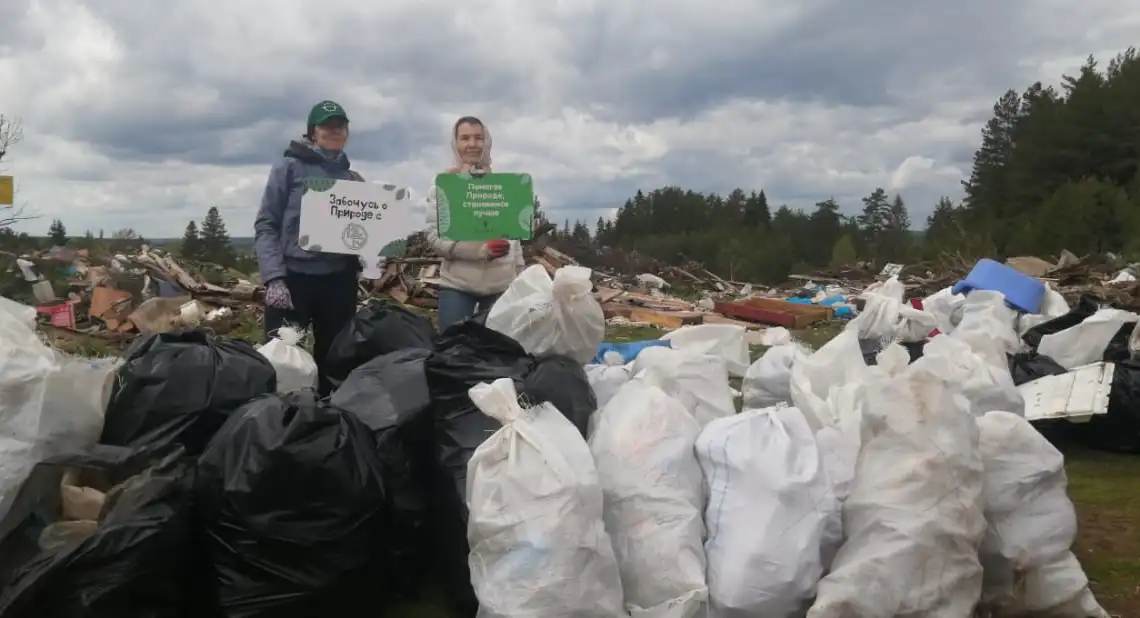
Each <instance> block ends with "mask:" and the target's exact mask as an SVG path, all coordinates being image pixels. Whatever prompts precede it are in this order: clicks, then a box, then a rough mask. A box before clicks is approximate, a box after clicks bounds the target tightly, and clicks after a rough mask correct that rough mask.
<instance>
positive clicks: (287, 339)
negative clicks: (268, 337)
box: [277, 326, 305, 346]
mask: <svg viewBox="0 0 1140 618" xmlns="http://www.w3.org/2000/svg"><path fill="white" fill-rule="evenodd" d="M304 336H305V335H304V333H303V332H301V330H300V329H297V328H294V327H292V326H282V327H281V328H279V329H277V338H278V339H280V340H281V343H284V344H285V345H293V346H295V345H297V344H299V343H301V339H303V338H304Z"/></svg>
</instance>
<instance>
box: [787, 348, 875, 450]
mask: <svg viewBox="0 0 1140 618" xmlns="http://www.w3.org/2000/svg"><path fill="white" fill-rule="evenodd" d="M866 374H867V363H866V362H864V361H863V351H862V349H861V348H860V347H859V334H858V332H857V331H856V330H855V329H853V328H852V327H851V326H850V325H848V327H847V329H846V330H844V331H843V332H842V333H840V334H839V335H837V336H836V337H835V338H834V339H832V340H831V341H828V342H827V343H826V344H824V346H823V347H821V348H820V349H818V350H816V351H815V353H814V354H812V355H811V356H808V357H807V358H802V359H799V360H797V361H796V362H795V364H793V365H792V384H791V390H792V404H793V405H795V407H797V408H799V409H800V411H801V412H803V413H804V416H805V417H807V420H808V423H810V424H811V426H812V429H814V430H816V431H819V429H820V428H822V427H826V426H829V425H835V424H836V423H837V422H838V420H839V416H838V415H837V414H836V413H835V412H834V411H833V410H832V408H831V407H830V406H829V405H828V399H829V398H830V397H831V393H832V391H833V390H834V389H837V388H839V387H841V386H843V385H845V384H850V383H853V382H858V381H859V380H861V379H862V378H863V376H865V375H866Z"/></svg>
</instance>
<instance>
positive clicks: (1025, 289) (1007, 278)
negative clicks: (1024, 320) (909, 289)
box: [952, 258, 1045, 313]
mask: <svg viewBox="0 0 1140 618" xmlns="http://www.w3.org/2000/svg"><path fill="white" fill-rule="evenodd" d="M973 290H989V291H992V292H1001V293H1002V294H1005V302H1007V303H1009V306H1011V307H1013V308H1014V309H1018V310H1020V311H1024V312H1025V313H1039V312H1040V311H1041V303H1042V302H1043V301H1044V300H1045V284H1044V283H1043V282H1042V281H1041V280H1040V279H1038V278H1036V277H1030V276H1029V275H1026V274H1024V273H1021V272H1018V271H1017V270H1015V269H1013V268H1012V267H1010V266H1006V265H1005V264H1002V263H1000V262H995V261H993V260H991V259H987V258H983V259H981V260H978V263H977V264H974V269H973V270H971V271H970V274H969V275H966V278H965V279H963V280H961V281H959V282H958V283H956V284H954V287H953V289H952V291H953V292H954V293H955V294H969V293H970V292H972V291H973Z"/></svg>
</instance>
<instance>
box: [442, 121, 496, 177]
mask: <svg viewBox="0 0 1140 618" xmlns="http://www.w3.org/2000/svg"><path fill="white" fill-rule="evenodd" d="M464 118H466V116H465V117H464ZM480 122H482V121H480ZM482 126H483V135H484V136H485V141H484V142H483V156H482V157H480V159H479V163H477V164H476V167H477V168H478V169H481V170H483V171H485V172H490V171H491V130H490V129H488V128H487V125H485V124H484V125H482ZM457 128H458V127H456V129H457ZM451 156H452V158H453V159H454V161H455V167H458V168H460V169H462V168H465V167H467V164H466V163H464V162H463V157H462V156H461V155H460V154H459V144H458V143H456V141H455V129H452V131H451Z"/></svg>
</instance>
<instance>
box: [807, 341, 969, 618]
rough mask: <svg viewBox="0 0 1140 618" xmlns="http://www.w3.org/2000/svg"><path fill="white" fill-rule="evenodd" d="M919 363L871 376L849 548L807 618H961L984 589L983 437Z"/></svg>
mask: <svg viewBox="0 0 1140 618" xmlns="http://www.w3.org/2000/svg"><path fill="white" fill-rule="evenodd" d="M922 360H923V359H919V360H918V361H915V363H914V364H912V365H910V366H909V367H905V368H902V369H901V370H900V371H898V372H897V373H896V374H895V375H887V373H888V372H887V371H880V370H876V371H873V372H871V376H870V379H869V380H868V382H867V383H866V391H865V392H864V394H863V395H864V398H865V399H864V401H865V404H864V410H863V415H862V416H863V419H862V437H861V439H862V448H861V450H860V453H859V460H858V465H857V468H856V472H855V478H854V480H853V482H852V485H851V494H850V496H848V498H847V501H846V503H845V504H844V505H843V531H844V536H845V539H846V540H845V541H844V543H843V546H842V547H841V548H840V550H839V553H838V555H837V556H836V558H835V561H834V563H833V565H832V569H831V572H830V573H829V574H828V575H827V576H826V577H824V578H823V580H822V581H820V583H819V594H818V596H817V598H816V601H815V603H814V605H813V606H812V608H811V610H810V611H809V612H808V614H807V615H808V618H855V617H858V618H871V617H876V618H889V617H902V616H907V617H909V616H915V617H917V616H922V617H924V618H965V617H968V616H971V615H972V614H973V611H974V606H975V605H976V603H977V602H978V598H979V597H980V595H981V588H982V568H981V564H980V563H979V560H978V547H979V545H980V543H981V540H982V535H983V534H984V533H985V528H986V525H985V518H984V515H983V513H982V483H983V480H982V461H981V456H980V454H979V452H978V428H977V425H976V423H975V421H974V418H973V417H972V416H970V415H969V414H968V403H967V402H966V399H965V398H964V397H962V396H961V395H960V394H958V393H955V392H954V391H953V390H952V389H951V388H949V387H948V386H947V385H946V384H945V383H944V382H943V381H942V380H941V379H940V378H939V377H938V376H937V375H935V374H934V373H932V372H931V371H930V370H929V369H924V368H923V366H922Z"/></svg>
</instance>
